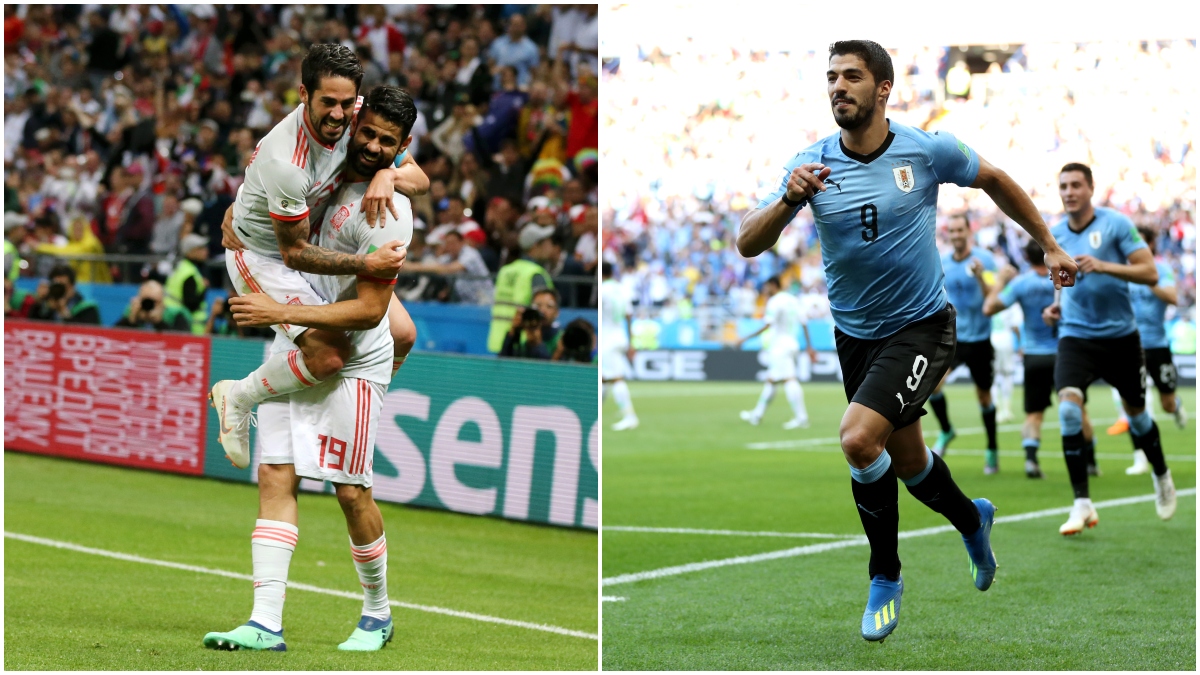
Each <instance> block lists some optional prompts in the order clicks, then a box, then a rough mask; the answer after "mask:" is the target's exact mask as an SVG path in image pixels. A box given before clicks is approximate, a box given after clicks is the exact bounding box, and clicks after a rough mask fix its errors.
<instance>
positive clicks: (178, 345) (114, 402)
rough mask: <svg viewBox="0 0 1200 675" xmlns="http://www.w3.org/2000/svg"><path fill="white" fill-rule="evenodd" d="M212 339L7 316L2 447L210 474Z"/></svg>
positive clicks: (5, 323)
mask: <svg viewBox="0 0 1200 675" xmlns="http://www.w3.org/2000/svg"><path fill="white" fill-rule="evenodd" d="M208 361H209V344H208V340H207V339H205V338H200V337H193V336H190V335H185V334H163V333H147V332H141V331H133V330H117V329H111V328H91V327H80V326H72V325H66V324H53V323H41V322H28V321H5V322H4V447H5V448H11V449H14V450H23V451H26V452H35V453H40V454H45V455H54V456H58V457H70V458H74V459H83V460H88V461H93V462H105V463H108V464H119V465H121V466H131V467H138V468H145V469H155V470H158V471H170V472H174V473H185V474H197V475H199V474H202V473H203V472H204V434H205V419H206V418H205V416H206V414H207V409H208V398H207V396H208V366H209V364H208Z"/></svg>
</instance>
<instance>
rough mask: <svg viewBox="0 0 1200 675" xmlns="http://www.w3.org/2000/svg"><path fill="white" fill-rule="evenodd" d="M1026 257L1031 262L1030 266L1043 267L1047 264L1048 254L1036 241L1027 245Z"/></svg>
mask: <svg viewBox="0 0 1200 675" xmlns="http://www.w3.org/2000/svg"><path fill="white" fill-rule="evenodd" d="M1025 257H1026V258H1027V259H1028V260H1029V264H1030V265H1037V266H1038V267H1041V266H1043V265H1045V264H1046V252H1045V251H1043V250H1042V246H1041V245H1040V244H1038V243H1037V242H1036V241H1031V242H1029V243H1028V244H1025Z"/></svg>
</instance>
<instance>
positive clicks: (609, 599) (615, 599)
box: [600, 595, 629, 602]
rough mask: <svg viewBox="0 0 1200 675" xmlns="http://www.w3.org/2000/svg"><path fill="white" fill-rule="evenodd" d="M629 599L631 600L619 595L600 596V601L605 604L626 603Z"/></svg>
mask: <svg viewBox="0 0 1200 675" xmlns="http://www.w3.org/2000/svg"><path fill="white" fill-rule="evenodd" d="M628 599H629V598H623V597H621V596H618V595H602V596H600V600H602V601H604V602H625V601H626V600H628Z"/></svg>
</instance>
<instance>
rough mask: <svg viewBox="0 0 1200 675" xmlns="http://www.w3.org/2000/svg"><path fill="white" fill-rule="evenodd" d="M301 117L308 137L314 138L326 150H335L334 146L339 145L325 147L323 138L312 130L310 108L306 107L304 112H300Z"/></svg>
mask: <svg viewBox="0 0 1200 675" xmlns="http://www.w3.org/2000/svg"><path fill="white" fill-rule="evenodd" d="M300 116H301V117H303V118H304V129H305V130H306V131H308V135H309V136H310V137H312V139H313V140H314V141H316V142H317V143H318V144H319V145H320V146H321V147H323V148H325V149H326V150H333V147H334V145H337V143H334V145H325V142H324V141H322V140H321V137H320V136H318V135H317V132H316V130H315V129H313V128H312V122H310V121H309V120H308V106H304V110H301V111H300Z"/></svg>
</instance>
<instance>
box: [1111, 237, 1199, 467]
mask: <svg viewBox="0 0 1200 675" xmlns="http://www.w3.org/2000/svg"><path fill="white" fill-rule="evenodd" d="M1138 233H1139V234H1141V235H1142V239H1145V240H1146V244H1147V245H1148V246H1149V247H1150V254H1151V255H1153V254H1155V253H1157V251H1156V250H1155V245H1156V242H1155V238H1156V237H1157V236H1158V233H1157V232H1155V231H1154V229H1153V228H1150V227H1139V228H1138ZM1154 267H1155V268H1156V269H1157V270H1158V283H1157V284H1156V285H1154V286H1146V285H1144V284H1129V294H1130V296H1131V298H1132V300H1133V315H1134V317H1135V318H1136V319H1137V326H1138V335H1139V336H1141V339H1142V350H1143V351H1144V352H1145V354H1146V372H1147V374H1149V375H1150V380H1151V381H1152V382H1153V383H1154V386H1155V387H1156V388H1157V389H1158V397H1159V402H1160V403H1161V404H1162V409H1163V412H1165V413H1170V414H1171V415H1172V416H1174V417H1175V426H1177V427H1179V428H1180V429H1183V428H1184V427H1186V426H1187V412H1186V411H1185V410H1184V409H1183V401H1182V400H1181V399H1180V398H1179V397H1178V396H1176V395H1175V384H1176V381H1177V380H1178V379H1179V377H1178V375H1179V374H1178V372H1177V371H1176V370H1175V360H1174V359H1173V358H1172V356H1171V341H1170V340H1169V339H1167V325H1166V314H1167V307H1169V306H1171V305H1175V304H1178V302H1179V294H1178V291H1176V289H1175V272H1174V271H1173V270H1172V269H1171V266H1170V265H1168V264H1167V263H1165V262H1163V261H1162V260H1159V259H1157V258H1156V259H1155V260H1154ZM1112 391H1113V397H1114V399H1115V400H1116V402H1117V404H1118V405H1117V408H1118V409H1120V399H1119V398H1118V394H1117V393H1116V389H1113V390H1112ZM1148 394H1149V388H1147V395H1148ZM1147 408H1149V401H1147ZM1121 422H1124V428H1123V429H1119V430H1118V432H1117V433H1124V432H1125V431H1127V430H1128V429H1129V419H1128V417H1126V416H1124V415H1122V416H1121V420H1119V421H1118V423H1117V424H1120V423H1121ZM1114 426H1116V425H1114ZM1109 433H1110V434H1112V429H1110V430H1109ZM1114 435H1115V434H1114ZM1149 471H1150V463H1149V462H1147V461H1146V453H1144V452H1142V451H1141V450H1138V449H1136V448H1135V449H1134V452H1133V466H1131V467H1129V468H1127V469H1125V473H1126V474H1129V475H1131V476H1135V475H1139V474H1143V473H1149Z"/></svg>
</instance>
